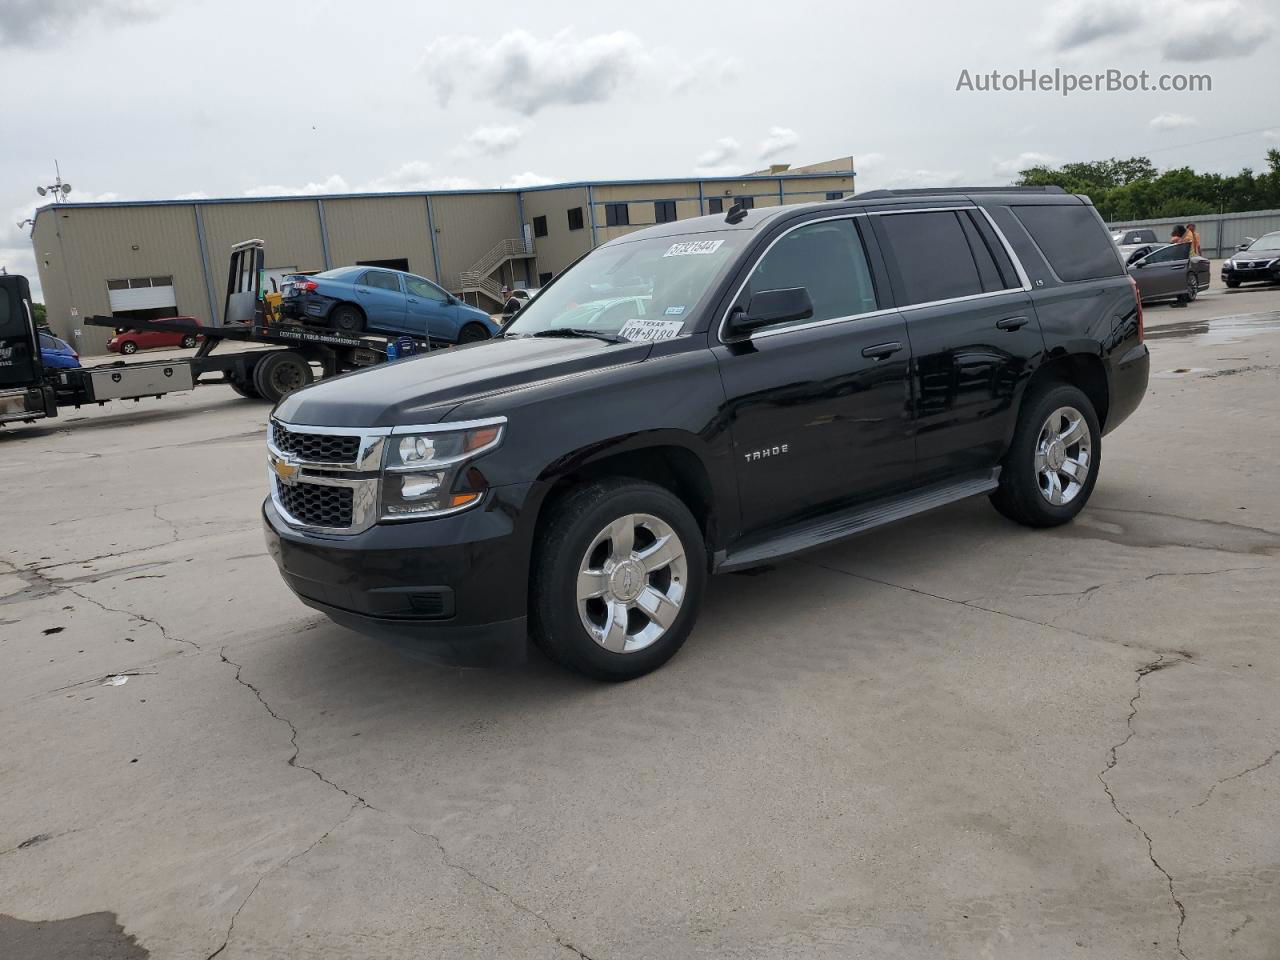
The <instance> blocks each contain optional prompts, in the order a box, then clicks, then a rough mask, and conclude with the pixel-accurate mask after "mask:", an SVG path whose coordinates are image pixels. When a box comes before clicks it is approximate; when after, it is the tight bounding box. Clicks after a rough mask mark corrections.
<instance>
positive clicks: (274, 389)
mask: <svg viewBox="0 0 1280 960" xmlns="http://www.w3.org/2000/svg"><path fill="white" fill-rule="evenodd" d="M312 379H313V377H312V374H311V364H309V363H307V361H306V358H305V357H302V356H301V355H299V354H296V353H293V352H292V351H289V350H282V351H280V352H279V353H269V354H267V355H266V356H265V357H263V358H262V359H261V360H259V361H258V362H257V364H256V365H255V366H254V368H253V386H254V388H255V389H256V390H257V391H258V393H259V394H260V395H261V396H262V399H263V400H266V401H269V402H270V403H278V402H279V401H280V399H281V398H282V397H284V396H286V395H287V394H290V393H292V392H293V391H294V390H298V389H300V388H302V387H305V386H306V385H307V384H309V383H310V382H311V381H312Z"/></svg>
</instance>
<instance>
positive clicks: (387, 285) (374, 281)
mask: <svg viewBox="0 0 1280 960" xmlns="http://www.w3.org/2000/svg"><path fill="white" fill-rule="evenodd" d="M361 282H362V283H363V284H364V285H365V286H366V287H378V288H380V289H382V290H394V291H395V292H396V293H399V292H400V281H399V280H397V279H396V275H395V274H394V273H382V272H381V271H379V270H370V271H369V272H368V273H366V274H365V275H364V276H363V277H362V278H361Z"/></svg>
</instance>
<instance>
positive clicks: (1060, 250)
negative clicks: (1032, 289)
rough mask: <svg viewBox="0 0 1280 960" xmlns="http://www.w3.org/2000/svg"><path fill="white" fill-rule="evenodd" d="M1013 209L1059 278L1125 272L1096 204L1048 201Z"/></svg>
mask: <svg viewBox="0 0 1280 960" xmlns="http://www.w3.org/2000/svg"><path fill="white" fill-rule="evenodd" d="M1010 209H1012V210H1013V215H1014V216H1015V217H1017V218H1018V219H1019V220H1020V221H1022V225H1023V226H1024V227H1026V228H1027V233H1029V234H1031V239H1033V240H1034V241H1035V242H1036V246H1038V247H1039V248H1040V252H1041V253H1043V254H1044V255H1045V259H1047V260H1048V261H1049V266H1051V267H1053V272H1054V273H1056V274H1057V275H1058V278H1059V279H1060V280H1065V281H1067V282H1071V281H1074V280H1097V279H1099V278H1100V277H1118V276H1121V275H1122V274H1123V272H1124V271H1123V268H1122V267H1121V265H1120V258H1119V257H1117V256H1116V248H1115V244H1113V243H1112V242H1111V237H1110V235H1108V233H1107V232H1106V230H1105V229H1103V226H1102V222H1101V221H1100V220H1099V219H1098V215H1097V214H1096V213H1094V211H1093V207H1087V206H1084V205H1083V204H1045V205H1043V206H1041V205H1037V206H1022V207H1011V208H1010Z"/></svg>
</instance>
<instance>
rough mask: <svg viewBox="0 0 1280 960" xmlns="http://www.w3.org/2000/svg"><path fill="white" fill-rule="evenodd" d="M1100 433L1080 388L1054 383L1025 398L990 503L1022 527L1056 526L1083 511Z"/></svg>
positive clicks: (1095, 468)
mask: <svg viewBox="0 0 1280 960" xmlns="http://www.w3.org/2000/svg"><path fill="white" fill-rule="evenodd" d="M1101 460H1102V431H1101V429H1100V428H1099V426H1098V415H1097V414H1096V413H1095V412H1094V409H1093V404H1092V403H1091V402H1090V401H1089V398H1088V397H1087V396H1086V395H1085V393H1084V391H1082V390H1081V389H1079V388H1078V387H1073V386H1071V385H1070V384H1065V383H1058V384H1051V385H1049V386H1046V387H1043V388H1040V389H1039V390H1037V391H1036V392H1035V393H1034V394H1032V395H1030V396H1028V397H1027V398H1026V399H1025V400H1024V401H1023V405H1022V412H1021V414H1020V415H1019V417H1018V426H1017V428H1016V429H1015V430H1014V432H1013V442H1012V443H1011V444H1010V445H1009V452H1008V454H1007V455H1006V456H1005V460H1004V465H1003V466H1004V468H1003V470H1002V471H1001V473H1000V486H999V487H998V488H997V489H996V491H995V492H994V493H993V494H991V503H992V504H993V505H994V506H995V508H996V509H997V510H999V511H1000V512H1001V513H1002V514H1004V515H1005V516H1006V517H1008V518H1009V519H1010V520H1015V521H1017V522H1018V523H1021V524H1025V525H1026V526H1028V527H1056V526H1058V525H1059V524H1063V523H1067V522H1068V521H1069V520H1071V519H1072V518H1073V517H1075V515H1076V514H1077V513H1079V512H1080V511H1081V510H1083V509H1084V505H1085V504H1086V503H1087V502H1088V501H1089V497H1090V495H1091V494H1092V493H1093V487H1094V484H1095V483H1096V482H1097V479H1098V467H1099V465H1100V464H1101Z"/></svg>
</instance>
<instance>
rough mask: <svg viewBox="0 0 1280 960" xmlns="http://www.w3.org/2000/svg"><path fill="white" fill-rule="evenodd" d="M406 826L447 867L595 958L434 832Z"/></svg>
mask: <svg viewBox="0 0 1280 960" xmlns="http://www.w3.org/2000/svg"><path fill="white" fill-rule="evenodd" d="M406 826H408V828H409V830H410V831H412V832H413V833H416V834H417V835H418V836H420V837H422V839H424V840H430V841H431V842H432V843H433V844H435V847H436V850H438V851H439V853H440V860H441V862H443V863H444V865H445V866H446V867H449V868H450V869H451V870H457V871H458V872H459V873H462V874H464V875H465V876H467V877H470V878H471V879H472V880H473V881H475V882H476V883H478V884H480V886H482V887H484V888H485V889H486V890H490V891H492V892H493V893H496V894H497V895H498V896H500V897H501V898H502V899H503V900H505V901H506V902H507V903H509V904H511V906H513V907H515V909H516V910H518V911H519V912H520V913H523V914H526V915H527V916H530V917H533V918H534V919H535V920H537V921H539V922H540V923H541V924H542V925H543V926H545V927H546V928H547V932H548V933H550V934H551V936H553V937H555V941H556V943H557V944H559V945H560V946H561V947H563V948H564V949H565V950H568V951H570V952H572V953H573V954H574V955H575V956H578V957H581V958H582V960H593V958H592V957H591V955H590V954H588V953H585V952H584V951H583V950H582V949H581V948H580V947H577V946H575V945H574V944H573V943H572V942H571V941H569V940H566V939H565V938H564V935H563V934H561V933H560V932H559V931H558V930H556V928H555V926H554V925H553V924H552V923H551V921H550V920H548V919H547V918H546V917H544V916H543V915H542V914H540V913H539V912H538V911H537V910H534V909H533V908H532V907H530V906H527V905H526V904H523V903H521V902H520V901H519V900H517V899H516V898H515V897H513V896H512V895H511V894H509V893H507V892H506V891H505V890H503V889H502V888H501V887H498V886H496V885H494V884H492V883H490V882H489V881H488V880H486V879H485V878H484V877H482V876H480V875H479V874H476V873H475V872H473V871H472V870H470V869H468V868H467V867H466V866H464V865H463V864H461V863H458V862H457V861H456V860H453V859H451V858H450V857H449V852H448V851H447V850H446V849H445V847H444V844H443V843H441V842H440V838H439V837H437V836H436V835H435V834H434V833H427V832H426V831H424V830H419V829H418V828H417V827H415V826H413V825H412V824H406Z"/></svg>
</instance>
